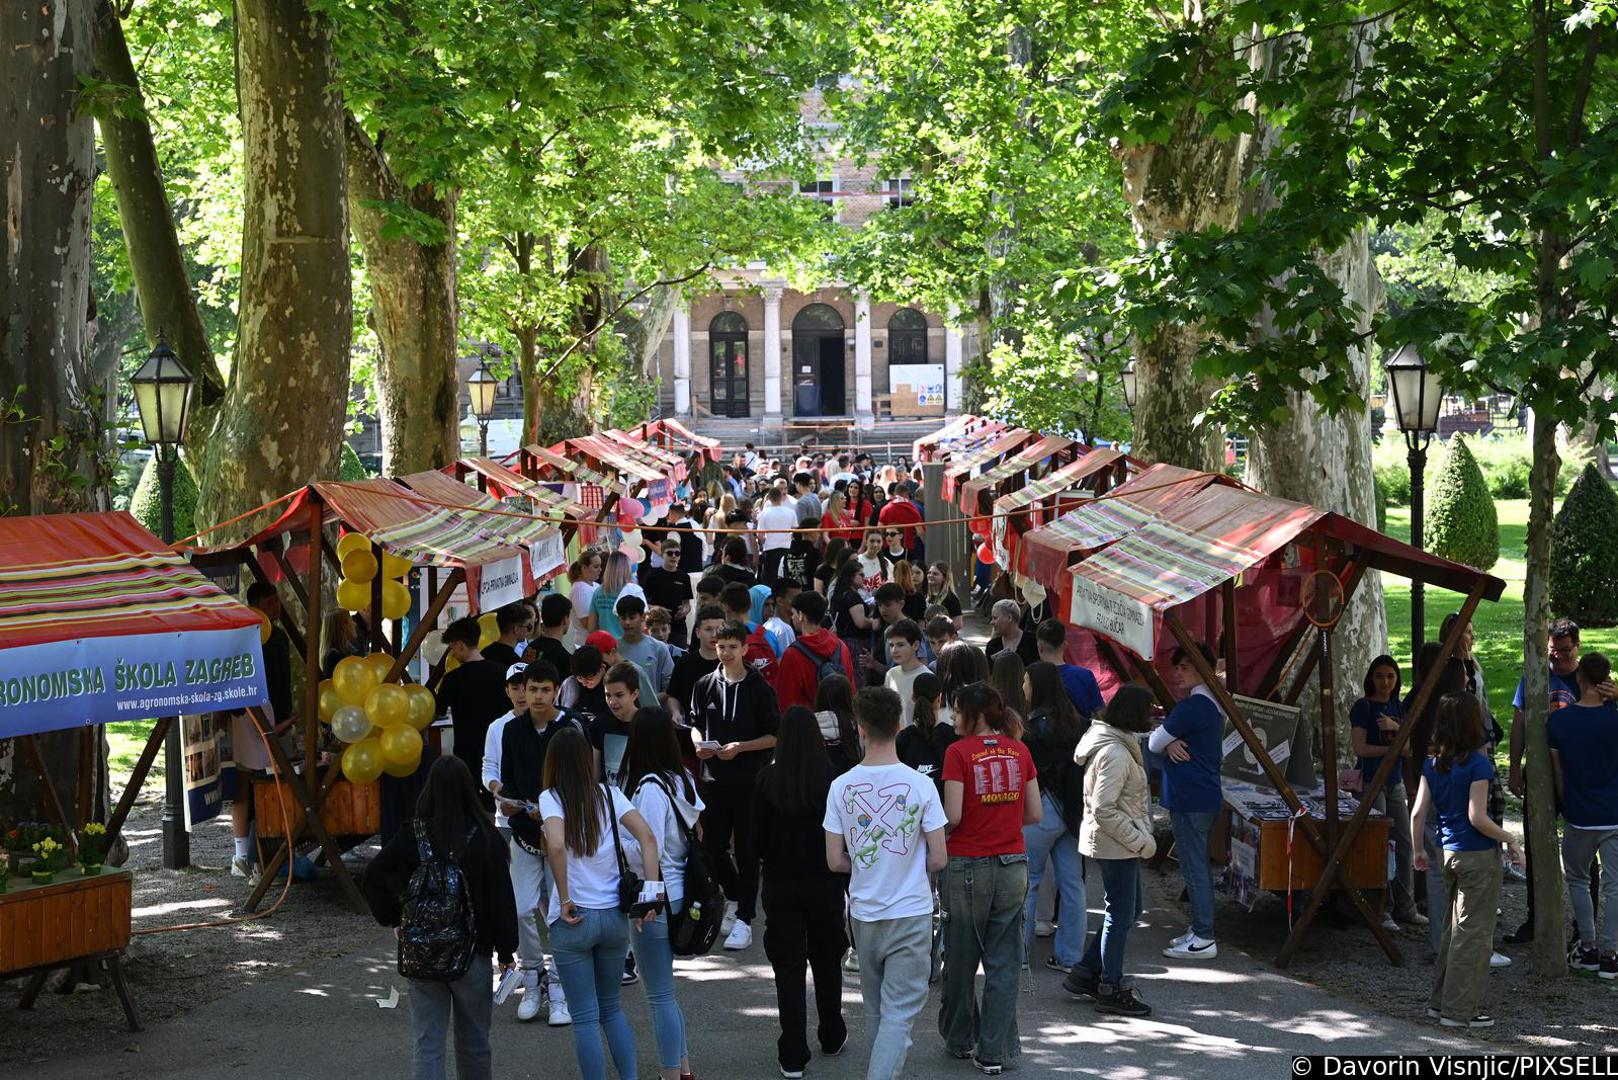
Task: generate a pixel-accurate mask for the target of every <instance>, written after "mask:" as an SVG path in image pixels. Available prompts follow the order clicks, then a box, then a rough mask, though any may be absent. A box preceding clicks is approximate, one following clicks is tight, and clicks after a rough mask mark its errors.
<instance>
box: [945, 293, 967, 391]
mask: <svg viewBox="0 0 1618 1080" xmlns="http://www.w3.org/2000/svg"><path fill="white" fill-rule="evenodd" d="M960 317H961V313H960V311H959V310H957V309H956V308H953V307H952V308H950V312H949V318H948V319H947V320H946V321H945V323H944V406H945V408H944V414H945V415H946V416H954V415H955V414H956V413H958V412H960V411H961V367H962V365H963V363H964V360H965V352H966V343H965V340H964V339H963V338H962V337H961V331H960V327H959V325H958V324H959V321H960Z"/></svg>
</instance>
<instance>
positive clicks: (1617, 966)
mask: <svg viewBox="0 0 1618 1080" xmlns="http://www.w3.org/2000/svg"><path fill="white" fill-rule="evenodd" d="M1600 975H1601V977H1602V978H1603V979H1618V953H1607V954H1606V955H1604V956H1602V958H1601V971H1600Z"/></svg>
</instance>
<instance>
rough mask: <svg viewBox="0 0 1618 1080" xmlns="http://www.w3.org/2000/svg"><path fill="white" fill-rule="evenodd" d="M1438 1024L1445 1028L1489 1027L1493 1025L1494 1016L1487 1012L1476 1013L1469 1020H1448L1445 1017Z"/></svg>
mask: <svg viewBox="0 0 1618 1080" xmlns="http://www.w3.org/2000/svg"><path fill="white" fill-rule="evenodd" d="M1438 1024H1439V1026H1440V1027H1447V1028H1491V1027H1494V1017H1492V1016H1490V1015H1489V1014H1488V1013H1478V1014H1477V1015H1476V1016H1474V1017H1472V1019H1470V1020H1450V1019H1448V1018H1447V1017H1446V1018H1445V1019H1443V1020H1440V1021H1439V1022H1438Z"/></svg>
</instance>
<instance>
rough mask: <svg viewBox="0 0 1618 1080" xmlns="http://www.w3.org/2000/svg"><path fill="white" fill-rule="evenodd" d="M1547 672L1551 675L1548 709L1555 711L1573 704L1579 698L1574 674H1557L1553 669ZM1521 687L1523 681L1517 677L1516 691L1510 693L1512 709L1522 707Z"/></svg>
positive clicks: (1577, 684)
mask: <svg viewBox="0 0 1618 1080" xmlns="http://www.w3.org/2000/svg"><path fill="white" fill-rule="evenodd" d="M1547 674H1549V675H1550V677H1551V681H1550V698H1551V701H1550V711H1551V712H1555V711H1556V710H1557V709H1565V708H1567V707H1568V706H1569V705H1571V704H1573V703H1574V702H1575V701H1578V700H1579V681H1578V679H1577V678H1576V677H1575V676H1573V675H1558V674H1557V673H1556V672H1554V671H1552V672H1548V673H1547ZM1522 688H1523V681H1522V680H1521V679H1518V680H1517V692H1516V693H1515V694H1513V695H1511V707H1512V708H1514V709H1520V708H1522Z"/></svg>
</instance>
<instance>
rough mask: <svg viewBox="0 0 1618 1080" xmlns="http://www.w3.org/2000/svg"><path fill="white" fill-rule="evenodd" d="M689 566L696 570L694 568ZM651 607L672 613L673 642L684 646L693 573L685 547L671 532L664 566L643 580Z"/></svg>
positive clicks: (664, 544) (671, 637)
mask: <svg viewBox="0 0 1618 1080" xmlns="http://www.w3.org/2000/svg"><path fill="white" fill-rule="evenodd" d="M690 569H695V567H692V568H690ZM641 585H642V587H643V588H644V589H645V590H646V603H647V606H648V607H662V608H667V609H668V611H669V615H670V616H671V622H670V637H669V641H670V643H671V644H673V645H676V646H678V647H679V648H682V649H683V648H685V642H686V635H685V620H686V616H687V615H689V614H690V613H691V575H690V573H688V572H687V567H686V566H685V549H684V548H683V547H682V546H681V543H680V538H679V537H678V536H675V535H673V534H672V533H671V534H670V535H669V536H668V537H667V538H665V539H664V541H663V565H662V566H661V567H658V568H657V569H655V570H648V571H647V572H646V576H645V578H644V579H643V580H642V582H641Z"/></svg>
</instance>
